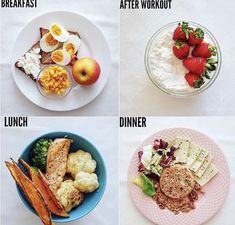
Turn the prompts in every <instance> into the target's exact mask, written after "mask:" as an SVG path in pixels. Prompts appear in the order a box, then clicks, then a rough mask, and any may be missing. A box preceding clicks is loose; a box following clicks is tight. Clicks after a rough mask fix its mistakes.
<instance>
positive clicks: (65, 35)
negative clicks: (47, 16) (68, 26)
mask: <svg viewBox="0 0 235 225" xmlns="http://www.w3.org/2000/svg"><path fill="white" fill-rule="evenodd" d="M54 25H56V26H58V27H59V28H60V29H61V34H60V35H56V34H54V33H53V32H52V27H53V26H54ZM50 33H51V35H52V36H53V37H54V38H55V39H56V40H57V41H59V42H65V41H67V40H68V38H69V32H68V31H67V30H65V28H64V27H62V26H61V25H59V24H56V23H54V24H52V25H51V27H50Z"/></svg>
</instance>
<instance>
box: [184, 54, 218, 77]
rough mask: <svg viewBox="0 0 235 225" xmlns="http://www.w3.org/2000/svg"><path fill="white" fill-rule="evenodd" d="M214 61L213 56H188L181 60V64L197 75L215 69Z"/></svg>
mask: <svg viewBox="0 0 235 225" xmlns="http://www.w3.org/2000/svg"><path fill="white" fill-rule="evenodd" d="M216 63H217V62H216V61H215V60H214V59H213V58H211V59H205V58H201V57H189V58H186V59H184V60H183V65H184V67H185V68H186V69H187V70H189V71H190V72H192V73H195V74H199V75H202V74H208V73H209V72H210V71H214V70H216V66H215V64H216Z"/></svg>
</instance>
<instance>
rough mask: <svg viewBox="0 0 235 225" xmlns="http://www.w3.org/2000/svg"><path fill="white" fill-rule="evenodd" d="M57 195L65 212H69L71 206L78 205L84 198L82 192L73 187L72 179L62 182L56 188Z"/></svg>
mask: <svg viewBox="0 0 235 225" xmlns="http://www.w3.org/2000/svg"><path fill="white" fill-rule="evenodd" d="M57 196H58V197H59V199H60V202H61V204H62V205H63V206H64V209H65V210H66V212H70V211H71V209H72V208H74V207H76V206H78V205H80V204H81V202H82V201H83V199H84V196H83V194H82V193H81V192H80V191H79V190H78V189H76V188H75V187H74V185H73V181H72V180H66V181H64V182H62V184H61V186H60V188H59V189H58V190H57Z"/></svg>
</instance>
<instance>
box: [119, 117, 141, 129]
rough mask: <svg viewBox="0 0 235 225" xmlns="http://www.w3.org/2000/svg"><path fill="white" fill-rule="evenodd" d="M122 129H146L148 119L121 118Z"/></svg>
mask: <svg viewBox="0 0 235 225" xmlns="http://www.w3.org/2000/svg"><path fill="white" fill-rule="evenodd" d="M120 127H146V117H120Z"/></svg>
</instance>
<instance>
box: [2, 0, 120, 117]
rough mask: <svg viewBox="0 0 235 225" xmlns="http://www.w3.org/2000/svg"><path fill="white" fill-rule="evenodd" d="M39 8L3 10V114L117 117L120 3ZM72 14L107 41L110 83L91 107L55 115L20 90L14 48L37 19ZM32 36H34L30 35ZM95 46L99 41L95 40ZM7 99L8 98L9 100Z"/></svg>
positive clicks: (54, 0) (44, 3)
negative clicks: (92, 25)
mask: <svg viewBox="0 0 235 225" xmlns="http://www.w3.org/2000/svg"><path fill="white" fill-rule="evenodd" d="M37 2H38V7H37V8H36V9H35V8H25V9H23V8H22V9H21V8H16V9H14V8H13V9H1V19H2V23H1V39H2V40H1V54H2V56H1V94H2V101H1V106H2V114H4V115H29V116H46V115H48V116H51V115H56V116H65V115H66V116H72V115H76V116H82V115H84V116H113V115H117V114H118V83H119V79H118V60H119V46H118V37H119V34H118V15H119V10H118V5H117V4H116V3H117V2H116V1H112V2H111V1H109V0H102V1H86V0H68V1H65V0H64V1H62V0H38V1H37ZM56 10H64V11H66V10H68V11H73V12H75V13H78V14H81V15H83V16H85V17H87V18H88V19H90V20H91V21H93V22H94V23H95V24H96V25H97V26H98V27H99V29H100V30H101V31H102V32H103V34H104V36H105V37H106V39H107V41H108V44H109V47H110V51H111V56H112V68H111V71H110V77H109V80H108V82H107V84H106V86H105V87H104V90H103V91H102V92H101V94H100V95H99V96H98V97H97V98H95V99H94V100H93V101H92V102H91V103H89V104H88V105H86V106H84V107H82V108H81V109H79V110H74V111H71V112H58V113H55V112H51V111H47V110H45V109H42V108H40V107H38V106H36V105H34V104H32V103H31V102H30V101H29V100H28V99H26V98H25V97H24V96H23V95H22V94H21V92H20V91H19V89H18V88H17V86H16V84H15V82H14V80H13V77H12V74H11V71H10V65H9V62H10V54H11V50H12V49H11V48H12V45H13V43H14V41H15V40H16V37H17V35H18V33H19V32H20V31H21V29H22V28H23V27H24V26H25V25H26V24H27V23H28V22H29V21H31V20H32V19H33V18H35V17H37V16H38V15H41V14H44V13H46V12H50V11H56ZM29 35H30V34H29ZM94 42H95V37H94ZM19 44H20V43H19ZM6 96H7V98H6Z"/></svg>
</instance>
